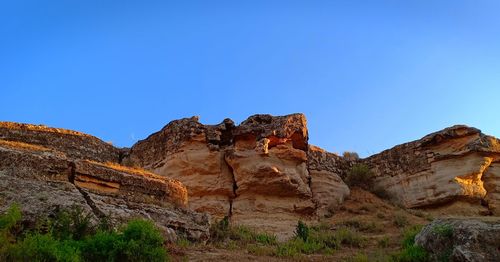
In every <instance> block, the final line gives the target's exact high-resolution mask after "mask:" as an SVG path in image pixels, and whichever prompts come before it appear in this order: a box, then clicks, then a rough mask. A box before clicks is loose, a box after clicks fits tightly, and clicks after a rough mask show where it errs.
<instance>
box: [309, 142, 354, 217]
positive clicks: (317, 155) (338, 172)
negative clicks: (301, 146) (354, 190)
mask: <svg viewBox="0 0 500 262" xmlns="http://www.w3.org/2000/svg"><path fill="white" fill-rule="evenodd" d="M352 163H353V162H352V161H350V160H347V159H345V158H343V157H340V156H338V155H336V154H333V153H329V152H327V151H325V150H323V149H321V148H319V147H316V146H311V145H310V146H309V151H308V165H309V174H310V176H311V191H312V195H313V201H314V203H315V204H316V214H317V215H318V216H319V217H325V216H330V215H332V214H333V211H334V210H335V209H336V208H338V207H339V206H340V205H341V204H342V203H343V202H344V199H345V198H347V197H348V196H349V194H350V190H349V187H348V186H347V185H346V184H345V183H344V181H343V180H342V178H341V177H345V176H346V172H347V170H349V168H350V167H351V166H352Z"/></svg>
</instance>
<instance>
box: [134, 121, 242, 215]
mask: <svg viewBox="0 0 500 262" xmlns="http://www.w3.org/2000/svg"><path fill="white" fill-rule="evenodd" d="M233 127H234V123H233V122H232V121H231V120H229V119H227V120H224V122H223V123H221V124H220V125H216V126H208V125H203V124H201V123H199V122H198V118H196V117H192V118H184V119H180V120H175V121H172V122H170V123H169V124H168V125H166V126H165V127H164V128H163V129H162V130H160V131H159V132H157V133H154V134H152V135H150V136H149V137H148V138H147V139H145V140H142V141H139V142H137V143H136V144H135V145H134V146H133V147H132V148H131V149H130V152H129V154H128V156H127V157H125V159H124V164H128V165H131V166H138V167H141V168H145V169H147V170H150V171H152V172H154V173H156V174H159V175H162V176H164V177H168V178H173V179H177V180H179V181H181V182H182V183H183V184H184V185H186V187H187V189H188V195H189V205H190V207H191V208H192V209H194V210H196V211H199V212H207V213H209V214H211V215H212V216H213V217H214V218H218V219H220V218H222V217H224V216H227V215H228V214H229V213H230V206H229V202H230V200H231V199H233V198H234V197H235V195H234V189H233V187H234V181H233V179H234V178H233V175H232V173H231V171H230V169H229V166H228V165H227V164H226V163H225V160H224V157H225V148H226V147H227V146H228V145H230V144H231V139H232V136H231V132H232V129H233Z"/></svg>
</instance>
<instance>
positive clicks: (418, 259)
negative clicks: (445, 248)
mask: <svg viewBox="0 0 500 262" xmlns="http://www.w3.org/2000/svg"><path fill="white" fill-rule="evenodd" d="M421 230H422V226H412V227H409V228H407V229H406V230H405V231H404V233H403V235H404V238H403V242H402V248H403V249H402V250H401V251H400V252H398V253H396V254H394V255H393V261H396V262H426V261H429V254H428V253H427V252H426V251H425V250H424V249H423V248H422V247H421V246H418V245H416V244H415V236H416V235H417V234H418V233H419V232H420V231H421Z"/></svg>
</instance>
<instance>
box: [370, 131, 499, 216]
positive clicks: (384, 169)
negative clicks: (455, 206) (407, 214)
mask: <svg viewBox="0 0 500 262" xmlns="http://www.w3.org/2000/svg"><path fill="white" fill-rule="evenodd" d="M363 161H364V162H365V163H367V164H368V165H370V166H371V167H372V170H373V171H374V172H375V174H376V176H377V178H376V185H377V186H378V187H381V188H384V189H386V191H387V192H388V194H389V195H390V196H391V197H392V198H393V199H395V200H397V201H399V202H400V203H401V204H403V205H404V206H406V207H409V208H415V207H439V206H446V205H450V204H452V203H453V202H456V201H463V202H469V203H476V204H475V206H476V207H478V208H479V209H481V205H480V204H481V203H482V204H483V205H485V206H486V208H483V209H486V210H482V211H481V213H485V212H491V213H494V214H498V209H499V208H498V207H499V194H500V191H499V187H498V184H499V182H498V181H499V179H500V178H499V176H500V170H499V169H500V168H499V167H500V141H499V140H498V139H496V138H494V137H491V136H487V135H484V134H482V133H481V131H480V130H478V129H476V128H471V127H467V126H463V125H457V126H453V127H449V128H446V129H444V130H442V131H439V132H436V133H432V134H430V135H427V136H425V137H423V138H422V139H420V140H417V141H413V142H410V143H406V144H402V145H399V146H396V147H394V148H392V149H389V150H386V151H383V152H382V153H380V154H376V155H373V156H371V157H369V158H367V159H364V160H363ZM488 208H489V210H488ZM479 209H478V210H479Z"/></svg>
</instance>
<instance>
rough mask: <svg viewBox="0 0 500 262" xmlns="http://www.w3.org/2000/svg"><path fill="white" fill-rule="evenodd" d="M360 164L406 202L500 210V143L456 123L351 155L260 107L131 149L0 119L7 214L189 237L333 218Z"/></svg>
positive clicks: (187, 124) (194, 123)
mask: <svg viewBox="0 0 500 262" xmlns="http://www.w3.org/2000/svg"><path fill="white" fill-rule="evenodd" d="M356 163H364V164H366V165H368V166H369V167H370V168H371V169H372V171H373V172H374V174H375V189H384V191H386V194H387V195H388V196H389V197H390V198H391V199H392V200H393V201H395V202H399V203H400V204H401V205H402V206H404V207H407V208H422V209H426V210H435V211H437V212H438V213H439V214H448V215H449V214H459V215H478V214H479V215H494V216H498V210H499V203H500V179H499V177H500V141H499V140H498V139H496V138H494V137H491V136H487V135H484V134H482V133H481V131H480V130H478V129H475V128H470V127H467V126H453V127H450V128H446V129H444V130H442V131H439V132H436V133H432V134H430V135H427V136H425V137H423V138H422V139H420V140H416V141H413V142H409V143H405V144H402V145H398V146H396V147H394V148H392V149H388V150H386V151H383V152H381V153H379V154H376V155H373V156H370V157H368V158H365V159H350V158H346V157H341V156H338V155H336V154H333V153H329V152H327V151H325V150H323V149H321V148H318V147H316V146H313V145H309V143H308V130H307V121H306V118H305V116H304V115H303V114H291V115H286V116H271V115H254V116H251V117H249V118H248V119H247V120H245V121H243V122H242V123H241V124H239V125H236V124H235V123H234V122H233V121H232V120H230V119H225V120H224V121H223V122H221V123H220V124H217V125H204V124H201V123H200V122H199V120H198V118H197V117H192V118H184V119H179V120H175V121H172V122H170V123H169V124H167V125H166V126H165V127H164V128H162V129H161V130H160V131H158V132H156V133H154V134H152V135H150V136H149V137H148V138H146V139H144V140H141V141H139V142H137V143H136V144H135V145H134V146H133V147H132V148H130V149H118V148H115V147H113V146H112V145H110V144H108V143H105V142H103V141H101V140H100V139H98V138H96V137H93V136H90V135H86V134H83V133H79V132H75V131H70V130H64V129H57V128H49V127H46V126H36V125H28V124H18V123H10V122H0V177H1V179H0V211H3V210H5V209H6V208H7V207H8V206H9V205H10V204H11V203H13V202H18V203H20V204H21V206H23V207H24V211H25V212H26V214H28V215H27V218H28V220H31V221H34V220H35V219H36V217H39V216H45V215H47V214H50V213H51V212H55V210H57V209H60V208H64V207H70V206H73V205H78V206H81V207H82V208H83V209H85V210H86V211H88V212H91V213H92V214H93V215H94V217H95V218H96V219H97V218H98V217H100V216H105V215H106V216H109V217H110V218H111V219H112V220H113V221H115V222H119V221H124V220H127V219H129V218H131V217H146V218H149V219H152V220H154V221H155V222H156V224H157V225H159V226H160V227H162V228H164V229H165V230H166V231H169V229H175V230H176V231H177V232H178V233H179V232H180V233H185V234H187V236H188V237H189V238H191V239H206V238H207V237H208V230H209V226H210V222H214V221H217V220H219V219H221V218H223V217H229V218H230V219H231V221H232V222H233V223H236V224H244V225H247V226H251V227H257V228H259V229H260V230H263V231H267V232H272V233H276V234H278V236H280V237H281V238H286V237H288V236H290V235H291V234H293V227H294V226H295V224H296V223H297V220H311V219H318V218H324V217H330V216H332V214H333V213H334V211H336V209H338V208H339V207H340V206H341V205H342V203H343V201H344V200H345V199H347V198H348V197H349V195H350V191H351V189H350V188H349V187H348V186H347V185H346V184H345V183H344V182H343V180H344V179H345V178H346V176H347V173H348V172H349V170H350V169H351V167H352V166H353V165H354V164H356ZM207 214H208V215H210V216H208V215H207ZM210 217H211V218H210ZM28 222H29V221H28Z"/></svg>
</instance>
